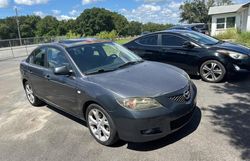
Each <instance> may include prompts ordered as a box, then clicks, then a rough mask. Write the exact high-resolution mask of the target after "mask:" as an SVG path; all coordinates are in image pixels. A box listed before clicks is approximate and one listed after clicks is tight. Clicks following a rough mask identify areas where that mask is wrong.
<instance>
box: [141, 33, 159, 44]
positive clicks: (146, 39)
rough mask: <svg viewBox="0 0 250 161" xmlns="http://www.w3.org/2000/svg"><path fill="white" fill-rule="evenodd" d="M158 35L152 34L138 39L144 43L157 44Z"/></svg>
mask: <svg viewBox="0 0 250 161" xmlns="http://www.w3.org/2000/svg"><path fill="white" fill-rule="evenodd" d="M157 40H158V35H150V36H145V37H142V38H140V39H139V40H138V42H139V43H140V44H143V45H157Z"/></svg>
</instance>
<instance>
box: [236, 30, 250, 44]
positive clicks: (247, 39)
mask: <svg viewBox="0 0 250 161" xmlns="http://www.w3.org/2000/svg"><path fill="white" fill-rule="evenodd" d="M236 42H238V43H241V44H243V45H246V46H248V47H250V32H242V33H240V34H239V35H238V37H237V39H236Z"/></svg>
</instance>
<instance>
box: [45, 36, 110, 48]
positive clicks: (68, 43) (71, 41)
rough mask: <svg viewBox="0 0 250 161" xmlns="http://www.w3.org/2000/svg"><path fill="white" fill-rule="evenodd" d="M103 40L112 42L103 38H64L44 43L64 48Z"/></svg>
mask: <svg viewBox="0 0 250 161" xmlns="http://www.w3.org/2000/svg"><path fill="white" fill-rule="evenodd" d="M103 42H112V41H111V40H104V39H97V38H80V39H66V40H60V41H58V42H54V43H49V44H45V45H42V46H46V45H59V46H62V47H64V48H70V47H75V46H81V45H85V44H96V43H103Z"/></svg>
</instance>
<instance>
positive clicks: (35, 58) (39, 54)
mask: <svg viewBox="0 0 250 161" xmlns="http://www.w3.org/2000/svg"><path fill="white" fill-rule="evenodd" d="M45 56H46V51H45V49H44V48H40V49H37V50H35V51H34V52H33V53H32V55H31V56H30V57H29V62H30V63H31V64H35V65H38V66H42V67H45Z"/></svg>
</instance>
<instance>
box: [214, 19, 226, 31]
mask: <svg viewBox="0 0 250 161" xmlns="http://www.w3.org/2000/svg"><path fill="white" fill-rule="evenodd" d="M216 24H217V27H216V28H217V29H224V28H225V18H217V21H216Z"/></svg>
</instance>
